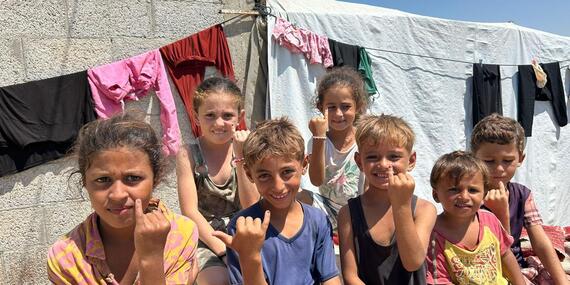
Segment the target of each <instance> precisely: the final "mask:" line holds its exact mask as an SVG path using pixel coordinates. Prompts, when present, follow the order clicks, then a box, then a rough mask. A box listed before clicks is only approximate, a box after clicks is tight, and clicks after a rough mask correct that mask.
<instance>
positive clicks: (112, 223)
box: [47, 114, 198, 284]
mask: <svg viewBox="0 0 570 285" xmlns="http://www.w3.org/2000/svg"><path fill="white" fill-rule="evenodd" d="M75 155H76V156H77V161H78V166H79V169H78V170H77V171H76V172H74V174H75V173H79V174H80V175H81V181H82V186H83V187H85V189H86V190H87V193H89V198H90V200H91V206H92V207H93V209H94V210H95V212H94V213H92V214H91V215H89V217H88V218H87V219H86V220H85V221H84V222H83V223H81V224H79V225H78V226H77V227H75V228H74V229H73V230H72V231H71V232H70V233H68V234H67V235H65V236H64V237H62V238H61V239H60V240H58V241H57V242H56V243H55V244H54V245H52V246H51V248H50V249H49V251H48V262H47V263H48V277H49V280H50V281H51V282H52V283H54V284H119V283H120V284H134V283H136V284H192V283H193V282H194V277H195V275H196V273H195V265H196V263H195V252H196V246H197V243H198V230H197V228H196V225H195V224H194V222H192V221H191V220H190V219H188V218H186V217H184V216H180V215H177V214H174V213H172V212H171V211H170V210H168V209H167V208H166V206H165V205H164V204H163V203H162V202H160V201H159V200H158V199H153V198H152V191H153V189H154V187H156V185H157V184H158V182H159V181H160V179H161V178H162V176H163V172H164V164H163V156H162V151H161V146H160V143H159V141H158V138H157V137H156V135H155V133H154V131H153V129H152V128H151V126H150V125H148V124H147V123H144V122H142V121H140V120H137V119H134V118H133V117H132V116H130V115H127V114H123V115H118V116H115V117H111V118H110V119H108V120H97V121H94V122H91V123H89V124H87V125H85V126H84V127H83V128H82V129H81V131H80V134H79V137H78V138H77V141H76V143H75ZM72 175H73V174H72Z"/></svg>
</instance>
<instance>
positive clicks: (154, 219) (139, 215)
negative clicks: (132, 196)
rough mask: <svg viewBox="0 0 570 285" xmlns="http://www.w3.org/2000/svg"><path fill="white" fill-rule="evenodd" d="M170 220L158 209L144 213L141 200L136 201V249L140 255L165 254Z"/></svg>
mask: <svg viewBox="0 0 570 285" xmlns="http://www.w3.org/2000/svg"><path fill="white" fill-rule="evenodd" d="M169 232H170V222H169V221H168V220H167V219H166V217H165V216H164V214H163V213H162V212H161V211H160V210H159V209H158V210H155V211H152V212H149V213H146V214H145V213H143V209H142V205H141V200H140V199H137V200H136V201H135V231H134V235H135V237H134V238H135V249H136V252H137V254H138V256H139V257H146V256H156V255H160V256H162V255H163V252H164V245H165V243H166V238H167V236H168V233H169Z"/></svg>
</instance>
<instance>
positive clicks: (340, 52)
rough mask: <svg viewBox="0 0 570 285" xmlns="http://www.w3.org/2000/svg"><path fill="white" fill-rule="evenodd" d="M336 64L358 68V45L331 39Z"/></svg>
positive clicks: (331, 48) (330, 43)
mask: <svg viewBox="0 0 570 285" xmlns="http://www.w3.org/2000/svg"><path fill="white" fill-rule="evenodd" d="M329 48H330V50H331V54H332V58H333V64H334V66H350V67H352V68H354V70H358V64H359V63H360V62H359V59H360V57H359V55H358V46H353V45H349V44H345V43H341V42H337V41H335V40H331V39H329Z"/></svg>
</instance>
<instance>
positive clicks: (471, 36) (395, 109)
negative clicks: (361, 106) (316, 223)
mask: <svg viewBox="0 0 570 285" xmlns="http://www.w3.org/2000/svg"><path fill="white" fill-rule="evenodd" d="M268 5H269V6H270V7H271V8H272V10H273V13H274V14H276V15H278V16H281V17H284V18H286V19H288V20H289V21H290V22H292V23H294V24H295V25H297V26H299V27H303V28H305V29H308V30H311V31H313V32H316V33H318V34H321V35H326V36H328V37H329V38H331V39H334V40H337V41H340V42H344V43H349V44H354V45H359V46H362V47H365V48H367V51H368V53H369V55H370V58H371V60H372V69H373V72H374V79H375V82H376V85H377V86H378V88H379V95H378V96H376V99H375V100H374V102H373V103H372V104H371V107H370V110H369V112H370V113H375V114H380V113H387V114H394V115H397V116H400V117H403V118H404V119H405V120H406V121H408V122H409V123H410V125H411V126H412V128H413V129H414V131H415V133H416V137H417V139H416V144H415V150H416V151H417V157H418V162H417V167H416V169H415V170H414V171H413V172H412V174H413V176H414V178H415V180H416V194H417V195H418V196H420V197H422V198H425V199H428V200H430V201H432V202H433V200H432V198H431V188H430V186H429V174H430V171H431V167H432V166H433V163H434V162H435V160H436V159H437V158H438V157H439V156H440V155H442V154H444V153H447V152H450V151H453V150H458V149H465V148H466V147H467V145H468V142H469V138H470V133H471V131H472V119H471V118H472V116H471V99H472V98H471V89H472V86H471V85H472V83H471V82H472V81H471V76H472V71H473V67H472V64H471V63H472V62H479V61H480V60H482V61H483V63H488V64H500V65H503V66H502V67H501V76H502V79H501V84H502V99H503V114H504V115H505V116H509V117H512V118H515V119H516V118H517V105H516V104H517V103H516V98H517V97H516V96H517V91H516V89H517V79H516V72H517V67H516V66H514V65H517V64H530V61H531V59H532V58H534V57H536V58H538V60H539V62H545V63H546V62H554V61H561V62H560V64H561V66H568V64H570V61H569V60H568V59H570V38H569V37H563V36H558V35H554V34H550V33H546V32H541V31H537V30H533V29H528V28H524V27H521V26H517V25H515V24H512V23H499V24H487V23H474V22H461V21H453V20H445V19H438V18H432V17H425V16H418V15H414V14H409V13H404V12H400V11H397V10H392V9H385V8H380V7H374V6H367V5H360V4H351V3H345V2H338V1H327V0H311V1H295V0H270V1H268ZM273 25H274V19H273V18H269V25H268V29H269V30H268V31H269V33H270V34H271V31H272V29H273ZM268 48H269V53H268V60H269V94H268V96H269V101H268V102H269V105H268V110H267V111H268V115H269V116H270V117H271V118H275V117H279V116H288V117H289V118H291V119H292V120H293V121H294V123H295V124H296V125H297V126H298V127H299V128H300V130H301V131H302V133H303V136H304V137H305V139H306V141H307V140H308V139H309V138H310V136H311V133H310V132H309V130H308V121H309V120H310V118H311V117H312V116H313V115H314V114H316V112H317V110H316V109H315V108H314V107H313V106H312V103H311V102H312V100H313V96H314V90H315V86H316V81H317V79H318V77H319V76H321V75H322V74H323V73H324V68H323V66H322V65H318V64H313V65H311V64H309V63H308V61H307V60H305V58H304V57H303V55H300V54H293V53H291V52H290V51H289V50H287V49H285V48H283V47H281V46H279V45H277V44H276V43H275V42H274V41H272V40H270V41H269V47H268ZM388 51H394V52H388ZM410 54H414V55H416V56H413V55H410ZM445 59H452V60H445ZM453 60H457V61H453ZM562 60H566V61H563V62H562ZM461 61H464V62H461ZM508 64H510V65H511V66H506V65H508ZM561 75H562V78H563V80H564V85H565V93H566V94H570V90H569V88H570V70H569V69H568V68H567V67H564V68H563V69H561ZM569 150H570V126H566V127H562V128H560V127H559V126H558V124H557V123H556V120H555V118H554V115H553V113H552V107H551V103H550V102H540V101H536V104H535V114H534V124H533V136H532V137H530V138H528V140H527V146H526V159H525V161H524V163H523V165H522V166H521V167H520V168H519V169H518V171H517V174H516V175H515V177H514V179H513V180H514V181H517V182H520V183H523V184H525V185H527V186H528V187H530V188H531V189H532V190H533V193H534V196H535V201H536V203H537V207H538V208H539V211H540V212H541V214H542V217H543V219H544V221H545V223H547V224H551V225H570V212H569V210H570V191H568V189H569V185H570V151H569Z"/></svg>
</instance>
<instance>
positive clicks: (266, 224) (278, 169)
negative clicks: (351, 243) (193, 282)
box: [214, 118, 340, 285]
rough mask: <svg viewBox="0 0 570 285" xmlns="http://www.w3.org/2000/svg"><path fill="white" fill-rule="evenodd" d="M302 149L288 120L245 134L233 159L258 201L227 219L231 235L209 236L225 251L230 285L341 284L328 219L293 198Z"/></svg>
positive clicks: (301, 168) (302, 164)
mask: <svg viewBox="0 0 570 285" xmlns="http://www.w3.org/2000/svg"><path fill="white" fill-rule="evenodd" d="M304 146H305V144H304V141H303V137H302V136H301V134H300V133H299V131H298V130H297V128H296V127H295V126H294V125H293V124H291V122H289V121H288V120H287V119H285V118H281V119H275V120H269V121H265V122H262V123H260V124H259V125H258V126H257V128H256V130H255V131H253V132H251V134H250V135H249V136H248V138H247V139H246V141H245V143H244V146H243V154H244V157H243V159H241V158H237V159H234V161H237V162H240V161H243V162H245V165H244V168H245V170H246V173H247V176H248V178H249V179H250V180H251V181H252V182H253V183H255V185H256V187H257V190H258V191H259V193H260V194H261V196H262V197H263V199H261V200H260V201H259V202H258V203H256V204H254V205H253V206H251V207H249V208H247V209H244V210H242V211H240V212H239V213H238V214H237V215H236V216H235V217H234V218H233V219H232V220H231V222H230V224H229V225H228V233H229V234H230V235H227V234H225V233H222V232H214V236H216V237H218V238H219V239H221V240H222V241H223V242H224V243H225V244H226V245H227V247H228V268H229V272H230V283H231V284H248V285H257V284H299V285H303V284H311V285H313V284H326V285H336V284H340V279H339V277H338V274H339V272H338V269H337V266H336V258H335V255H334V251H333V242H332V232H331V224H330V222H329V220H328V219H327V217H326V215H325V213H323V212H322V211H320V210H318V209H316V208H313V207H311V206H308V205H306V204H302V203H300V202H298V201H297V200H296V199H295V197H296V194H297V192H298V191H299V186H300V183H301V176H302V175H303V173H304V172H305V170H306V167H307V162H308V161H307V158H306V157H305V153H304V152H305V147H304ZM262 218H263V220H261V219H262Z"/></svg>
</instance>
